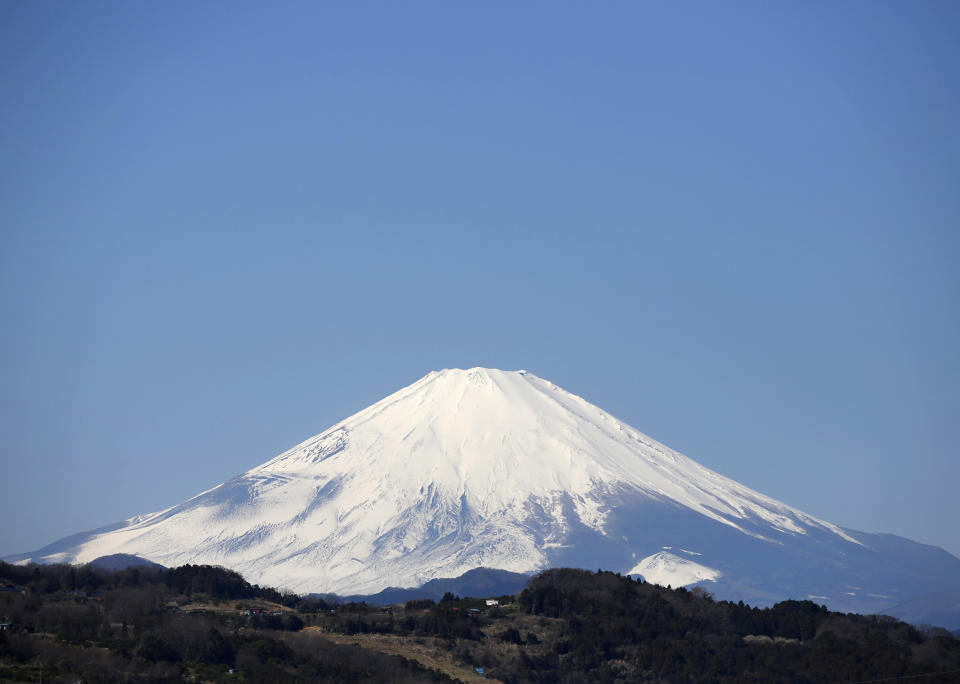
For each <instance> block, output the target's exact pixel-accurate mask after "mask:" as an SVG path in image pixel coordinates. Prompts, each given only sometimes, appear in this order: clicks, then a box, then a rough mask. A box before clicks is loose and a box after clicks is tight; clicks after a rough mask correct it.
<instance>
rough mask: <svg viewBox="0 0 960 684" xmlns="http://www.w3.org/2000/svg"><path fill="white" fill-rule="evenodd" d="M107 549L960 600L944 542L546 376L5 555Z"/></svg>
mask: <svg viewBox="0 0 960 684" xmlns="http://www.w3.org/2000/svg"><path fill="white" fill-rule="evenodd" d="M110 554H136V555H138V556H141V557H143V558H149V559H150V560H151V561H154V562H157V563H161V564H163V565H165V566H168V567H171V566H176V565H182V564H185V563H207V564H216V565H223V566H226V567H229V568H232V569H234V570H237V571H239V572H241V573H242V574H243V575H244V576H245V577H246V578H247V579H248V580H249V581H252V582H258V583H261V584H266V585H271V586H276V587H281V588H289V589H292V590H295V591H298V592H335V593H339V594H354V595H356V594H372V593H375V592H378V591H381V590H383V589H385V588H387V587H389V586H393V587H417V586H420V585H422V584H424V583H426V582H428V581H430V580H433V579H437V578H442V577H455V576H458V575H461V574H463V573H466V572H467V571H470V570H473V569H475V568H481V567H483V568H494V569H500V570H508V571H512V572H518V573H530V572H534V571H537V570H540V569H544V568H547V567H555V566H571V567H584V568H598V567H599V568H604V569H608V570H614V571H617V572H622V573H625V574H634V575H643V576H644V577H645V578H646V579H647V580H648V581H654V582H657V583H660V584H665V585H666V584H671V585H673V586H679V585H690V584H693V583H703V584H705V585H706V586H707V587H708V588H709V589H710V590H711V591H712V592H714V593H715V594H716V595H717V596H719V597H722V598H730V599H733V600H736V599H743V600H745V601H748V602H751V603H754V604H761V605H762V604H768V603H771V602H774V601H778V600H782V599H785V598H797V599H811V600H814V601H816V602H817V603H824V604H828V605H829V606H830V607H831V608H833V609H837V610H849V611H856V612H880V611H882V610H883V609H884V608H886V607H889V606H895V605H898V604H903V603H905V602H907V601H911V600H915V599H918V598H920V597H923V596H926V595H931V594H936V593H939V592H947V591H957V590H960V559H957V558H956V557H954V556H952V555H950V554H949V553H947V552H946V551H944V550H942V549H939V548H936V547H932V546H926V545H922V544H918V543H915V542H912V541H909V540H907V539H903V538H900V537H895V536H893V535H882V534H867V533H863V532H856V531H853V530H848V529H843V528H841V527H839V526H837V525H835V524H832V523H829V522H826V521H824V520H819V519H817V518H815V517H813V516H811V515H808V514H806V513H804V512H802V511H800V510H798V509H796V508H792V507H790V506H788V505H786V504H784V503H781V502H779V501H776V500H775V499H772V498H770V497H768V496H764V495H763V494H760V493H758V492H756V491H753V490H752V489H749V488H748V487H745V486H743V485H741V484H738V483H737V482H734V481H733V480H730V479H728V478H726V477H723V476H722V475H719V474H718V473H716V472H714V471H712V470H709V469H708V468H705V467H703V466H701V465H699V464H698V463H696V462H695V461H693V460H691V459H690V458H687V457H686V456H684V455H682V454H679V453H677V452H675V451H673V450H672V449H670V448H668V447H666V446H664V445H663V444H660V443H659V442H656V441H655V440H653V439H651V438H650V437H647V436H646V435H644V434H642V433H640V432H639V431H637V430H635V429H634V428H632V427H630V426H629V425H627V424H625V423H623V422H622V421H620V420H617V419H616V418H614V417H613V416H611V415H610V414H608V413H606V412H604V411H602V410H601V409H599V408H597V407H596V406H594V405H592V404H590V403H589V402H587V401H585V400H584V399H582V398H580V397H578V396H576V395H573V394H571V393H569V392H567V391H565V390H563V389H561V388H560V387H557V386H556V385H554V384H552V383H550V382H548V381H546V380H543V379H541V378H538V377H536V376H535V375H533V374H531V373H528V372H526V371H500V370H490V369H484V368H473V369H469V370H460V369H448V370H443V371H439V372H433V373H430V374H428V375H427V376H425V377H423V378H421V379H420V380H418V381H417V382H415V383H413V384H412V385H410V386H408V387H405V388H403V389H401V390H399V391H398V392H396V393H394V394H392V395H390V396H388V397H386V398H385V399H383V400H381V401H379V402H377V403H376V404H373V405H372V406H370V407H369V408H367V409H364V410H363V411H360V412H359V413H357V414H355V415H353V416H351V417H349V418H347V419H346V420H344V421H342V422H340V423H337V424H336V425H334V426H332V427H330V428H329V429H327V430H326V431H324V432H322V433H321V434H319V435H317V436H315V437H312V438H310V439H308V440H306V441H305V442H303V443H301V444H299V445H297V446H295V447H293V448H292V449H290V450H288V451H286V452H284V453H282V454H280V455H279V456H277V457H275V458H273V459H272V460H270V461H267V462H266V463H264V464H263V465H260V466H258V467H256V468H253V469H252V470H249V471H247V472H246V473H243V474H242V475H239V476H237V477H234V478H233V479H231V480H228V481H227V482H224V483H223V484H221V485H218V486H217V487H214V488H213V489H210V490H207V491H205V492H202V493H200V494H198V495H196V496H195V497H193V498H192V499H190V500H188V501H186V502H184V503H181V504H179V505H176V506H173V507H171V508H168V509H166V510H163V511H159V512H157V513H150V514H146V515H138V516H135V517H133V518H130V519H129V520H126V521H124V522H122V523H119V524H116V525H112V526H109V527H105V528H101V529H98V530H94V531H92V532H87V533H81V534H77V535H73V536H71V537H68V538H66V539H63V540H61V541H58V542H55V543H54V544H51V545H49V546H47V547H45V548H43V549H40V550H39V551H36V552H33V553H27V554H22V555H20V556H15V557H12V558H10V559H8V560H12V561H15V562H38V563H85V562H90V561H92V560H94V559H96V558H98V557H101V556H105V555H110Z"/></svg>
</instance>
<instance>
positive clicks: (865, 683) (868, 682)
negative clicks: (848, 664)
mask: <svg viewBox="0 0 960 684" xmlns="http://www.w3.org/2000/svg"><path fill="white" fill-rule="evenodd" d="M958 672H960V670H944V671H943V672H928V673H926V674H915V675H901V676H899V677H887V678H885V679H861V680H858V681H856V682H850V684H874V682H896V681H900V680H903V679H919V678H920V677H937V676H939V675H945V674H956V673H958Z"/></svg>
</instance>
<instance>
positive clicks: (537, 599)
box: [0, 563, 960, 682]
mask: <svg viewBox="0 0 960 684" xmlns="http://www.w3.org/2000/svg"><path fill="white" fill-rule="evenodd" d="M0 588H2V589H3V591H0V622H2V623H5V625H4V629H2V630H0V681H39V680H40V675H41V671H42V674H43V681H44V682H58V681H59V682H72V681H75V680H76V679H82V681H84V682H116V681H121V682H168V681H169V682H172V681H184V680H188V681H204V682H295V681H302V682H310V681H318V682H326V681H330V682H333V681H336V682H361V681H363V682H367V681H370V682H378V681H382V682H387V681H391V682H428V681H429V682H439V681H455V680H464V681H469V680H477V679H480V678H481V677H486V678H489V679H495V680H499V681H503V682H582V681H588V680H589V681H593V682H637V681H639V682H854V681H864V680H876V679H883V678H890V677H910V676H916V675H924V676H923V677H922V678H921V679H917V680H916V681H923V682H954V681H957V680H958V678H960V641H958V640H957V639H956V638H954V637H953V636H951V635H950V634H949V633H947V632H945V631H943V630H936V629H927V630H918V629H916V628H914V627H911V626H910V625H907V624H905V623H902V622H898V621H897V620H894V619H892V618H885V617H864V616H858V615H844V614H840V613H833V612H830V611H828V610H826V608H824V607H821V606H817V605H816V604H814V603H811V602H809V601H785V602H783V603H779V604H777V605H775V606H773V607H771V608H767V609H762V610H761V609H757V608H751V607H749V606H746V605H743V604H742V603H741V604H733V603H729V602H725V601H714V600H713V599H712V598H711V597H710V596H709V594H707V593H706V592H703V591H700V590H694V591H687V590H685V589H676V590H671V589H669V588H663V587H659V586H656V585H651V584H646V583H644V582H642V581H634V580H632V579H630V578H627V577H621V576H619V575H615V574H612V573H608V572H597V573H591V572H587V571H582V570H568V569H556V570H548V571H546V572H544V573H541V574H540V575H538V576H537V577H535V578H533V580H531V582H530V585H529V586H528V587H527V588H526V589H525V590H524V591H522V592H521V593H520V594H518V595H515V596H503V597H499V601H500V604H501V605H499V606H488V605H487V603H486V601H484V600H482V599H479V598H459V597H457V596H454V595H452V594H448V595H446V596H445V597H444V598H443V599H442V600H440V601H439V602H434V601H432V600H421V601H408V602H407V603H406V604H404V605H399V606H393V607H386V608H382V607H376V606H370V605H367V604H364V603H346V604H337V603H328V602H326V601H324V600H322V599H318V598H315V597H301V596H297V595H294V594H290V593H282V592H279V591H276V590H274V589H269V588H262V587H258V586H256V585H250V584H249V583H247V582H245V581H244V580H243V578H242V577H241V576H240V575H238V574H237V573H235V572H231V571H229V570H225V569H223V568H215V567H210V566H190V565H188V566H183V567H180V568H174V569H171V570H164V569H146V568H140V569H137V568H131V569H127V570H123V571H107V570H99V569H96V568H92V567H89V566H81V567H75V566H25V567H23V566H12V565H8V564H4V563H0ZM478 669H480V670H482V673H483V674H482V675H481V674H480V673H478ZM907 681H909V680H907Z"/></svg>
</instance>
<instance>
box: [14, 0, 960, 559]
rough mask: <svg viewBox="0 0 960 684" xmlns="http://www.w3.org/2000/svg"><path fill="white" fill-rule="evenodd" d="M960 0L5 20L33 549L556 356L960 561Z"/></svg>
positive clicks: (760, 484) (873, 523)
mask: <svg viewBox="0 0 960 684" xmlns="http://www.w3.org/2000/svg"><path fill="white" fill-rule="evenodd" d="M958 33H960V5H957V4H956V3H951V2H913V3H903V2H894V3H885V2H847V3H832V2H831V3H828V2H802V3H800V2H798V3H792V4H790V3H760V2H757V3H748V2H739V3H712V2H707V3H634V2H630V3H603V4H601V5H600V6H596V3H592V4H588V3H577V4H573V3H522V4H519V6H518V4H517V3H505V2H504V3H498V2H495V3H474V4H472V5H471V4H467V3H441V2H436V3H426V2H414V3H369V2H358V3H341V4H340V5H339V6H337V5H334V4H333V3H293V2H282V3H238V2H230V3H227V2H201V3H193V2H166V3H127V2H113V3H103V2H84V3H76V2H45V3H24V2H13V1H12V0H2V1H0V104H2V106H0V150H2V152H0V240H2V242H0V315H2V320H3V326H2V328H0V372H2V378H3V381H2V383H0V402H2V404H0V409H2V410H0V458H2V472H3V474H4V475H3V477H2V478H0V520H3V521H4V522H3V524H2V525H0V554H9V553H15V552H21V551H26V550H30V549H33V548H37V547H39V546H42V545H44V544H46V543H48V542H50V541H53V540H54V539H57V538H60V537H62V536H65V535H67V534H70V533H73V532H77V531H80V530H86V529H90V528H94V527H98V526H101V525H104V524H108V523H111V522H114V521H117V520H120V519H123V518H126V517H129V516H131V515H133V514H136V513H143V512H148V511H153V510H157V509H161V508H165V507H167V506H170V505H173V504H175V503H178V502H180V501H182V500H184V499H187V498H189V497H190V496H192V495H194V494H196V493H197V492H199V491H201V490H203V489H206V488H208V487H211V486H213V485H215V484H217V483H219V482H221V481H223V480H225V479H228V478H229V477H231V476H233V475H235V474H238V473H240V472H242V471H244V470H246V469H248V468H250V467H252V466H254V465H257V464H259V463H261V462H263V461H265V460H267V459H268V458H270V457H272V456H273V455H275V454H277V453H279V452H280V451H282V450H284V449H286V448H288V447H289V446H292V445H293V444H294V443H297V442H299V441H301V440H303V439H305V438H307V437H309V436H311V435H313V434H316V433H318V432H320V431H322V430H323V429H324V428H326V427H327V426H329V425H331V424H332V423H334V422H336V421H338V420H340V419H342V418H344V417H346V416H348V415H350V414H352V413H354V412H355V411H357V410H359V409H361V408H363V407H365V406H367V405H369V404H370V403H373V402H374V401H376V400H378V399H380V398H381V397H383V396H385V395H386V394H389V393H390V392H392V391H394V390H396V389H398V388H399V387H401V386H403V385H406V384H409V383H410V382H413V381H415V380H416V379H418V378H419V377H420V376H422V375H424V374H426V373H427V372H428V371H430V370H434V369H439V368H444V367H470V366H476V365H483V366H491V367H498V368H506V369H517V368H526V369H528V370H530V371H531V372H534V373H536V374H537V375H540V376H541V377H545V378H547V379H549V380H551V381H553V382H555V383H557V384H559V385H561V386H563V387H565V388H566V389H568V390H570V391H572V392H575V393H577V394H580V395H582V396H584V397H585V398H586V399H588V400H590V401H592V402H594V403H595V404H597V405H599V406H601V407H602V408H604V409H606V410H608V411H610V412H611V413H613V414H614V415H616V416H617V417H618V418H621V419H623V420H625V421H627V422H628V423H630V424H632V425H633V426H635V427H636V428H638V429H640V430H642V431H644V432H646V433H648V434H649V435H651V436H653V437H654V438H656V439H659V440H660V441H662V442H665V443H666V444H668V445H670V446H671V447H673V448H675V449H678V450H680V451H683V452H684V453H686V454H687V455H689V456H691V457H692V458H694V459H696V460H698V461H700V462H701V463H703V464H705V465H707V466H709V467H711V468H713V469H715V470H718V471H719V472H721V473H723V474H725V475H727V476H730V477H733V478H735V479H737V480H739V481H741V482H743V483H744V484H747V485H748V486H751V487H753V488H755V489H758V490H760V491H762V492H764V493H766V494H769V495H771V496H774V497H776V498H778V499H781V500H783V501H785V502H786V503H789V504H791V505H794V506H797V507H799V508H801V509H803V510H806V511H808V512H809V513H811V514H813V515H816V516H819V517H821V518H825V519H827V520H830V521H832V522H836V523H838V524H840V525H843V526H846V527H851V528H854V529H860V530H865V531H871V532H876V531H884V532H893V533H896V534H900V535H903V536H907V537H910V538H912V539H915V540H917V541H922V542H928V543H933V544H937V545H940V546H943V547H944V548H946V549H948V550H950V551H952V552H953V553H954V554H960V526H958V524H957V521H958V520H960V497H958V496H957V493H956V492H957V485H958V483H960V458H958V453H957V446H956V445H957V444H958V443H960V420H958V413H960V401H958V399H960V397H958V393H960V390H958V388H960V355H958V351H957V350H958V349H960V310H958V309H960V307H958V303H960V269H958V267H957V262H958V247H960V192H958V187H960V173H958V171H960V168H958V167H960V161H958V160H960V127H958V126H957V121H960V78H958V74H960V40H957V36H958Z"/></svg>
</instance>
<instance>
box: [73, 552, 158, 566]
mask: <svg viewBox="0 0 960 684" xmlns="http://www.w3.org/2000/svg"><path fill="white" fill-rule="evenodd" d="M87 565H92V566H93V567H95V568H99V569H101V570H126V569H127V568H139V567H148V568H156V569H158V570H166V568H165V567H164V566H162V565H160V564H159V563H154V562H153V561H150V560H147V559H146V558H141V557H140V556H136V555H134V554H132V553H113V554H110V555H109V556H100V557H99V558H95V559H94V560H92V561H90V562H89V563H88V564H87Z"/></svg>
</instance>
